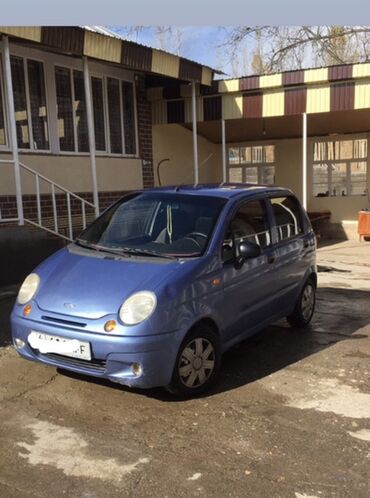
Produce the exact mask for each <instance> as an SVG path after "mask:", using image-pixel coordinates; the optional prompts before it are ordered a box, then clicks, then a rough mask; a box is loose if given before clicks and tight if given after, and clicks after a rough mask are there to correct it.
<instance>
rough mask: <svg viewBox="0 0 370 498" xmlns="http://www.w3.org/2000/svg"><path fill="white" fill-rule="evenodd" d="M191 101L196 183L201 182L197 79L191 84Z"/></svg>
mask: <svg viewBox="0 0 370 498" xmlns="http://www.w3.org/2000/svg"><path fill="white" fill-rule="evenodd" d="M191 103H192V121H193V156H194V183H195V184H197V183H199V161H198V136H197V97H196V86H195V81H193V82H192V84H191Z"/></svg>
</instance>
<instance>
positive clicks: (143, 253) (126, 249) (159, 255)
mask: <svg viewBox="0 0 370 498" xmlns="http://www.w3.org/2000/svg"><path fill="white" fill-rule="evenodd" d="M117 251H118V250H117ZM119 251H120V252H123V253H124V254H134V255H137V256H154V257H155V258H165V259H177V258H176V257H175V256H170V255H169V254H162V253H159V252H154V251H147V250H146V249H135V248H133V247H122V248H120V249H119Z"/></svg>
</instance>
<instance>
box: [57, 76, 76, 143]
mask: <svg viewBox="0 0 370 498" xmlns="http://www.w3.org/2000/svg"><path fill="white" fill-rule="evenodd" d="M55 84H56V93H57V108H58V136H59V147H60V150H63V151H74V150H75V140H74V124H73V111H72V88H71V73H70V70H69V69H65V68H62V67H56V68H55Z"/></svg>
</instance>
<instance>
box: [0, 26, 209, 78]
mask: <svg viewBox="0 0 370 498" xmlns="http://www.w3.org/2000/svg"><path fill="white" fill-rule="evenodd" d="M0 33H2V34H5V35H8V36H10V37H11V38H12V39H15V40H20V41H22V42H27V43H32V44H36V45H38V46H39V47H40V48H43V49H46V50H49V51H53V52H58V53H62V54H67V55H71V56H75V57H82V56H88V57H91V58H93V59H97V60H100V61H104V62H108V63H113V64H119V65H121V66H123V67H124V68H125V69H131V70H135V71H141V72H144V73H147V74H153V75H159V76H163V77H167V78H172V79H175V80H181V81H187V82H190V81H195V82H196V83H200V84H202V85H207V86H209V85H211V82H212V80H213V76H214V74H215V73H216V72H217V73H219V72H218V71H216V70H215V69H212V68H210V67H208V66H204V65H202V64H199V63H197V62H194V61H191V60H189V59H185V58H184V57H179V56H177V55H174V54H171V53H168V52H165V51H163V50H157V49H154V48H151V47H147V46H145V45H140V44H138V43H135V42H132V41H128V40H124V39H122V38H120V37H118V36H113V35H112V34H110V33H109V32H108V31H106V32H105V31H102V30H95V29H91V28H82V27H80V26H19V27H17V26H1V27H0Z"/></svg>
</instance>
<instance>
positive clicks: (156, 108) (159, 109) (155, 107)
mask: <svg viewBox="0 0 370 498" xmlns="http://www.w3.org/2000/svg"><path fill="white" fill-rule="evenodd" d="M152 123H153V124H154V125H155V124H166V123H167V101H163V100H157V101H156V102H153V104H152Z"/></svg>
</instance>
